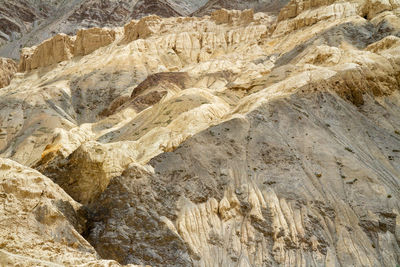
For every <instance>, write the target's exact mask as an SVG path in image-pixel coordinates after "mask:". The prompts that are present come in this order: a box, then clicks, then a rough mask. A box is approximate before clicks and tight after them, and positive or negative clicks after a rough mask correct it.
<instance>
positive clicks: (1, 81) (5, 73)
mask: <svg viewBox="0 0 400 267" xmlns="http://www.w3.org/2000/svg"><path fill="white" fill-rule="evenodd" d="M16 72H17V63H16V62H15V61H14V60H12V59H9V58H0V88H3V87H6V86H7V85H9V84H10V82H11V80H12V78H13V77H14V74H15V73H16Z"/></svg>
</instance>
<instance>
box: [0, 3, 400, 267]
mask: <svg viewBox="0 0 400 267" xmlns="http://www.w3.org/2000/svg"><path fill="white" fill-rule="evenodd" d="M398 12H399V6H398V3H397V2H396V1H392V2H390V3H387V2H384V1H376V2H374V3H372V2H370V1H348V2H341V1H316V2H309V1H297V0H293V1H291V2H290V3H289V4H288V6H286V7H285V8H283V9H282V10H281V12H280V14H279V16H278V17H277V19H276V20H275V17H274V16H273V15H271V14H269V13H256V14H254V13H253V12H252V11H250V10H246V11H228V10H219V11H215V13H213V14H211V16H205V17H200V18H196V17H187V18H183V17H179V18H174V17H172V18H161V17H158V16H155V15H153V16H149V17H145V18H142V19H140V20H134V21H131V22H130V23H128V24H126V25H125V27H124V28H123V29H122V28H116V29H100V28H96V29H93V30H82V31H80V34H78V35H77V36H76V37H71V36H66V35H58V36H55V37H53V38H52V39H49V40H47V41H45V42H44V43H42V44H40V45H38V46H36V47H33V48H31V49H25V50H24V51H23V53H22V55H21V60H20V67H19V68H20V71H25V72H23V73H18V74H16V77H15V78H14V79H13V80H12V81H11V84H10V85H9V86H8V87H6V88H4V89H2V90H1V91H0V95H1V96H2V97H1V98H0V99H1V101H0V107H1V110H2V112H1V113H0V122H1V128H0V129H1V132H0V134H1V135H0V137H1V139H0V151H1V156H2V157H4V158H9V159H7V160H6V159H4V160H3V161H4V163H3V167H0V168H1V171H3V172H6V174H4V175H3V177H5V178H3V181H2V183H3V184H4V185H3V188H5V189H4V191H5V195H4V197H3V199H6V200H7V199H11V200H12V201H11V202H10V200H7V201H9V202H5V203H9V204H7V205H11V206H12V207H13V208H10V209H7V205H5V206H4V207H5V209H6V212H8V213H6V214H7V220H8V221H9V222H10V223H12V222H14V221H17V220H19V218H20V217H21V216H25V217H24V218H26V220H29V221H28V223H27V224H28V225H31V224H34V225H36V221H38V222H39V223H41V224H44V225H45V226H44V230H43V231H45V233H46V235H48V236H50V238H49V239H50V240H53V241H52V242H56V244H57V246H56V248H57V249H59V251H64V250H65V249H67V250H68V251H69V253H72V254H73V256H71V257H68V258H69V259H71V260H72V261H71V262H68V261H66V262H62V261H61V262H60V261H58V262H56V260H55V258H56V256H55V255H58V253H59V252H58V251H52V250H51V251H50V252H44V251H45V249H41V247H39V248H38V249H37V251H38V252H37V253H33V252H32V251H31V250H30V247H29V246H28V244H29V242H25V240H23V239H21V238H17V237H18V235H17V234H16V233H19V232H23V233H27V232H29V231H32V232H33V233H32V232H29V233H32V235H34V234H36V235H38V234H37V233H36V232H35V230H34V229H32V230H30V229H27V228H26V227H24V226H23V225H18V224H16V226H15V227H16V230H15V231H5V232H1V233H2V235H3V238H2V239H3V240H5V238H10V237H9V236H11V237H12V238H13V240H15V243H7V242H3V243H2V244H3V245H2V247H1V249H2V251H1V253H2V255H6V256H7V257H9V259H11V260H10V261H15V260H18V259H22V257H23V258H24V259H29V260H30V261H33V262H38V261H42V262H44V263H46V262H55V263H58V264H74V263H73V262H81V263H84V264H89V265H90V264H92V263H90V262H89V263H88V262H87V261H85V260H84V259H87V258H86V257H87V256H83V255H90V257H91V259H93V261H94V262H96V261H101V260H100V257H101V258H102V259H108V260H115V261H117V262H119V264H139V265H146V264H148V265H154V266H158V265H168V266H233V265H239V266H338V265H346V266H396V264H399V262H400V245H399V244H400V217H399V213H400V207H399V203H400V201H399V199H400V186H399V183H400V182H399V177H400V164H399V160H400V156H399V155H398V153H399V151H400V138H399V135H400V124H399V121H400V120H399V117H400V107H399V99H400V98H399V97H400V95H399V91H398V90H399V82H400V80H399V77H400V58H399V55H400V53H399V52H400V51H399V50H400V37H399V36H400V33H399V29H400V19H399V13H398ZM176 25H179V27H178V26H176ZM78 47H79V48H78ZM77 51H79V52H77ZM12 160H13V161H17V162H19V163H20V164H24V165H26V166H30V167H33V168H35V169H36V170H38V171H40V172H41V174H39V173H38V172H37V171H33V170H31V169H29V168H28V167H23V166H22V165H19V164H17V163H15V162H13V161H12ZM10 166H12V167H10ZM36 176H37V177H40V179H36V180H30V177H36ZM47 177H49V178H47ZM14 181H15V182H14ZM28 181H29V182H30V184H29V185H28V186H27V188H28V189H26V190H25V191H28V193H27V194H28V195H29V196H30V198H25V197H21V196H20V195H19V192H20V190H15V188H20V187H22V185H20V184H21V183H27V182H28ZM43 181H44V182H43ZM18 183H19V184H18ZM35 183H36V184H35ZM43 183H46V186H44V185H42V184H43ZM10 184H17V186H14V187H11V186H10ZM31 184H32V185H31ZM56 184H57V185H56ZM36 187H38V189H37V190H36V189H35V192H36V191H37V192H36V193H29V192H30V191H33V189H32V190H30V189H29V188H36ZM44 187H45V188H46V192H44V191H43V190H44V189H42V188H44ZM10 188H11V189H10ZM12 188H14V189H12ZM47 188H48V190H47ZM63 190H64V191H63ZM47 191H49V192H53V193H52V195H48V193H47ZM22 192H24V191H22ZM38 192H42V193H38ZM54 192H57V193H54ZM71 197H72V198H71ZM21 198H22V199H21ZM42 198H43V200H41V199H42ZM37 200H40V201H41V202H39V203H40V204H39V205H36V204H35V205H36V206H35V205H33V204H32V203H36V201H37ZM57 200H61V201H62V203H64V204H65V205H64V206H63V207H64V209H65V206H67V209H68V211H69V213H66V212H65V210H63V208H60V206H57V204H56V203H58V202H57ZM24 201H25V202H24ZM42 203H43V204H42ZM67 203H69V204H67ZM18 205H19V206H18ZM31 206H32V207H33V208H32V207H31ZM14 210H20V211H21V212H23V213H24V214H17V213H13V211H14ZM43 210H46V211H49V212H45V214H56V215H46V216H47V217H46V216H44V215H43V216H39V215H40V211H43ZM50 211H51V212H50ZM38 214H39V215H38ZM42 218H50V219H51V220H50V219H42ZM35 220H36V221H35ZM54 221H55V222H54ZM50 222H51V223H52V225H53V226H48V225H50ZM57 227H58V228H57ZM53 229H57V231H58V229H60V230H62V232H57V231H56V230H53ZM52 231H55V232H52ZM71 233H73V234H71ZM55 236H57V237H55ZM71 236H72V237H71ZM63 237H64V238H63ZM83 237H84V238H85V239H86V240H87V242H86V240H85V239H84V238H83ZM3 240H2V241H3ZM43 242H44V243H43V245H44V246H45V245H46V244H47V242H49V241H43ZM13 244H17V245H15V246H14V245H13ZM16 247H21V248H26V249H25V250H24V249H22V250H17V249H16ZM93 248H94V249H95V250H96V252H94V250H93ZM61 253H62V252H61ZM85 253H86V254H85ZM96 253H98V256H97V254H96ZM65 260H67V257H66V259H65ZM96 264H103V265H106V264H117V263H116V262H109V261H107V262H105V261H103V262H99V263H96Z"/></svg>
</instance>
